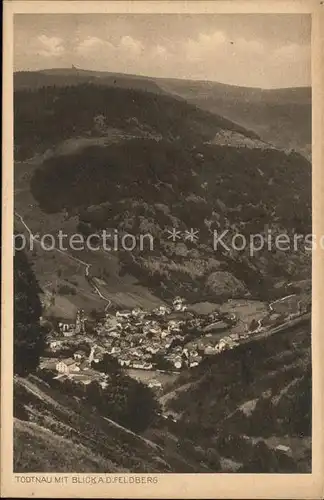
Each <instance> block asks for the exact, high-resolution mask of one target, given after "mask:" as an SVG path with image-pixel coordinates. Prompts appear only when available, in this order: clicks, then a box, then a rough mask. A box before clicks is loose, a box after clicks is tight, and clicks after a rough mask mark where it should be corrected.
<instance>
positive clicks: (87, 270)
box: [15, 212, 111, 310]
mask: <svg viewBox="0 0 324 500" xmlns="http://www.w3.org/2000/svg"><path fill="white" fill-rule="evenodd" d="M15 217H17V218H18V219H19V220H20V222H21V224H22V225H23V226H24V228H25V229H26V231H27V232H28V235H29V240H33V242H35V243H37V244H38V245H41V242H40V241H39V239H38V235H34V234H33V233H32V231H31V229H30V228H29V227H28V225H27V224H26V222H25V221H24V219H23V217H22V216H21V215H20V214H19V213H18V212H15ZM54 250H55V251H56V252H58V253H60V254H61V255H64V256H65V257H68V258H69V259H71V260H73V261H74V262H77V263H78V264H81V265H82V266H84V268H85V271H84V275H85V277H86V279H87V280H88V282H89V283H90V284H91V286H92V288H93V290H94V292H95V293H96V294H97V295H99V297H100V298H101V299H102V300H104V301H105V302H107V305H106V307H105V310H107V309H108V308H109V307H110V306H111V300H110V299H108V298H107V297H105V296H104V295H103V294H102V293H101V291H100V290H99V288H98V287H97V285H95V283H94V282H93V279H92V277H91V276H90V268H91V264H88V263H87V262H85V261H84V260H81V259H78V258H77V257H74V256H73V255H71V254H69V253H67V252H66V251H63V250H60V249H59V248H54Z"/></svg>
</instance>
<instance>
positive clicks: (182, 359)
mask: <svg viewBox="0 0 324 500" xmlns="http://www.w3.org/2000/svg"><path fill="white" fill-rule="evenodd" d="M236 321H237V319H236V317H235V315H234V314H228V313H227V314H226V313H220V312H217V311H215V312H213V313H210V314H207V315H206V314H205V315H203V314H197V313H193V312H191V311H188V308H187V306H186V305H185V303H184V300H183V299H182V298H181V297H176V298H175V299H174V300H173V302H172V304H171V305H170V306H166V305H161V306H159V307H157V308H155V309H153V310H149V311H146V310H144V309H142V308H139V307H136V308H134V309H132V310H122V311H116V313H115V314H109V313H108V312H107V313H106V315H105V317H104V318H103V319H102V320H101V321H99V322H98V323H97V324H96V327H95V330H94V332H93V333H92V334H91V335H90V334H88V333H87V332H85V327H84V312H83V311H78V313H77V317H76V320H75V324H74V326H73V327H71V326H70V328H69V329H67V327H66V326H65V324H64V323H63V324H61V323H60V324H59V325H58V327H59V332H60V333H61V335H60V337H53V336H50V338H49V339H48V344H47V345H48V350H49V351H50V352H51V355H50V357H48V358H43V359H42V362H41V366H40V367H41V368H47V369H50V370H52V371H53V370H54V371H55V372H56V373H57V375H56V378H58V379H60V380H65V379H66V378H68V379H71V380H73V381H75V382H77V383H80V384H83V385H87V384H89V383H90V382H91V381H93V380H96V381H98V382H99V383H100V384H102V386H103V387H104V386H105V384H107V375H105V374H104V373H100V372H99V371H98V370H96V369H95V364H96V363H99V362H100V361H101V360H102V359H103V357H104V355H105V354H109V355H110V356H112V357H114V358H116V360H117V361H118V363H119V365H120V366H121V367H124V368H129V369H137V370H152V371H153V370H162V371H170V372H172V371H179V370H181V369H188V368H194V367H196V366H198V365H199V364H200V363H201V361H202V360H203V359H204V357H207V356H214V355H216V354H219V353H221V352H222V351H224V350H226V349H233V348H234V347H235V346H236V345H238V343H239V341H240V339H241V338H242V337H244V336H247V335H249V332H242V333H233V332H231V326H233V325H235V323H236ZM66 332H69V335H66ZM70 332H73V334H70ZM82 345H83V348H80V346H82ZM84 346H86V347H88V348H86V349H84ZM73 351H74V352H73ZM85 351H87V352H85ZM89 351H90V354H89ZM64 352H68V354H69V356H66V357H62V354H63V353H64ZM71 353H73V355H72V354H71ZM58 356H59V357H58ZM153 376H154V374H153V373H152V377H153ZM148 385H149V386H150V387H152V388H155V389H158V388H159V387H160V386H161V384H160V382H159V381H158V380H156V379H155V378H152V379H151V380H150V379H148Z"/></svg>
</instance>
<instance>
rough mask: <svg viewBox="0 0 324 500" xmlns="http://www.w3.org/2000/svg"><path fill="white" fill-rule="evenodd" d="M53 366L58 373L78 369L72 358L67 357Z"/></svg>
mask: <svg viewBox="0 0 324 500" xmlns="http://www.w3.org/2000/svg"><path fill="white" fill-rule="evenodd" d="M55 368H56V370H57V371H58V372H59V373H70V372H71V371H74V370H75V369H78V366H77V364H76V362H75V360H74V359H73V358H67V359H62V360H60V361H59V362H58V363H56V367H55Z"/></svg>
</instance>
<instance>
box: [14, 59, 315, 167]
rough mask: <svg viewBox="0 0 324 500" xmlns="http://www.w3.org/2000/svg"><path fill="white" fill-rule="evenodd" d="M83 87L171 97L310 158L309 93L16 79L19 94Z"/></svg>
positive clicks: (137, 79)
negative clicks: (112, 88) (39, 89)
mask: <svg viewBox="0 0 324 500" xmlns="http://www.w3.org/2000/svg"><path fill="white" fill-rule="evenodd" d="M80 83H95V84H100V85H106V86H113V87H121V88H129V89H137V90H144V91H146V92H153V93H155V94H159V95H160V94H169V95H170V94H171V95H173V96H174V97H176V98H178V99H185V100H186V101H187V102H190V103H192V104H195V105H197V106H198V107H200V108H202V109H205V110H207V111H210V112H213V113H215V114H218V115H222V116H224V117H226V118H228V119H229V120H231V121H233V122H235V123H237V124H239V125H241V126H243V127H244V128H246V129H248V130H253V131H254V132H256V133H257V134H258V135H259V136H260V137H261V139H262V140H264V141H265V142H271V143H273V144H274V145H275V146H277V147H279V148H280V149H295V150H296V151H298V152H300V153H302V154H303V155H304V156H306V157H307V158H308V159H310V157H311V142H312V141H311V99H312V92H311V88H310V87H294V88H281V89H280V88H279V89H261V88H254V87H242V86H235V85H228V84H224V83H218V82H213V81H199V80H180V79H176V78H154V77H146V76H141V75H131V74H121V73H113V72H103V71H93V70H85V69H79V68H75V67H72V68H53V69H45V70H40V71H19V72H16V73H15V74H14V88H15V90H19V89H36V88H40V87H43V86H51V85H56V86H65V85H78V84H80Z"/></svg>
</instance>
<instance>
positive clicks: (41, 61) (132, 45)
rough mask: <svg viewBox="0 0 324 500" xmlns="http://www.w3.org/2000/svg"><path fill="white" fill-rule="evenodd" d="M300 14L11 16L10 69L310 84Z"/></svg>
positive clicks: (305, 25)
mask: <svg viewBox="0 0 324 500" xmlns="http://www.w3.org/2000/svg"><path fill="white" fill-rule="evenodd" d="M310 38H311V18H310V15H307V14H208V15H204V14H191V15H189V14H188V15H184V14H181V15H178V14H129V15H127V14H123V15H120V14H79V15H78V14H16V15H15V19H14V69H15V71H21V70H39V69H48V68H65V67H66V68H70V67H71V65H72V64H73V65H74V66H77V67H79V68H82V69H92V70H97V71H111V72H117V73H131V74H137V75H145V76H155V77H163V78H185V79H193V80H211V81H217V82H221V83H228V84H232V85H243V86H247V87H262V88H282V87H295V86H306V85H310V81H311V68H310V62H311V61H310V59H311V57H310V56H311V50H310Z"/></svg>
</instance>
